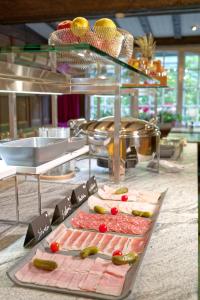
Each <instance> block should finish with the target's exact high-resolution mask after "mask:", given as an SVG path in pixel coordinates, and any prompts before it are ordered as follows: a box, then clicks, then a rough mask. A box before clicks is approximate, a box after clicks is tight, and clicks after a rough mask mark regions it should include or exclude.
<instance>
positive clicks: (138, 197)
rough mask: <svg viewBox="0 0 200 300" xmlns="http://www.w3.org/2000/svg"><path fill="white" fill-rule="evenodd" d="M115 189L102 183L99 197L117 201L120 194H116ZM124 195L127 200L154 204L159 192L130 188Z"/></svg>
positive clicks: (157, 199)
mask: <svg viewBox="0 0 200 300" xmlns="http://www.w3.org/2000/svg"><path fill="white" fill-rule="evenodd" d="M115 190H116V188H113V187H109V186H106V185H104V186H103V187H102V188H100V189H99V190H98V195H99V196H100V198H101V199H104V200H112V201H113V200H114V201H119V200H121V196H122V195H116V194H115ZM126 195H128V201H135V202H147V203H153V204H156V203H158V201H159V198H160V195H161V194H160V193H158V192H150V191H142V190H134V189H132V188H131V189H129V190H128V193H126Z"/></svg>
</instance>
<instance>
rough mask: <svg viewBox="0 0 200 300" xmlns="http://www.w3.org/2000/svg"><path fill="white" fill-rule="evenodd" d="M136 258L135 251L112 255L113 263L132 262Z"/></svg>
mask: <svg viewBox="0 0 200 300" xmlns="http://www.w3.org/2000/svg"><path fill="white" fill-rule="evenodd" d="M137 258H138V255H137V254H136V253H135V252H130V253H128V254H125V255H121V256H119V255H114V256H113V257H112V262H113V264H114V265H126V264H133V263H134V262H135V261H136V260H137Z"/></svg>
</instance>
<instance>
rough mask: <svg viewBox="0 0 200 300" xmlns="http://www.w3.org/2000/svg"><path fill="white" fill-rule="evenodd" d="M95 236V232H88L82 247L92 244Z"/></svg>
mask: <svg viewBox="0 0 200 300" xmlns="http://www.w3.org/2000/svg"><path fill="white" fill-rule="evenodd" d="M95 236H96V232H88V237H87V238H86V239H85V241H84V243H83V245H82V248H83V249H84V248H86V247H89V246H91V245H93V240H94V239H95Z"/></svg>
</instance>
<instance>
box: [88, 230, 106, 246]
mask: <svg viewBox="0 0 200 300" xmlns="http://www.w3.org/2000/svg"><path fill="white" fill-rule="evenodd" d="M103 238H104V234H102V233H96V235H95V237H94V239H93V241H92V244H91V246H96V247H99V246H100V244H101V242H102V240H103Z"/></svg>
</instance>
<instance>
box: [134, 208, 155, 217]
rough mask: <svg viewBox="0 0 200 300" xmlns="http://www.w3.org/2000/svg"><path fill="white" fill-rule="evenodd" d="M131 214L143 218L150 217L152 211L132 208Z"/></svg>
mask: <svg viewBox="0 0 200 300" xmlns="http://www.w3.org/2000/svg"><path fill="white" fill-rule="evenodd" d="M132 215H134V216H139V217H144V218H151V217H152V216H153V213H152V212H150V211H140V210H132Z"/></svg>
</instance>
